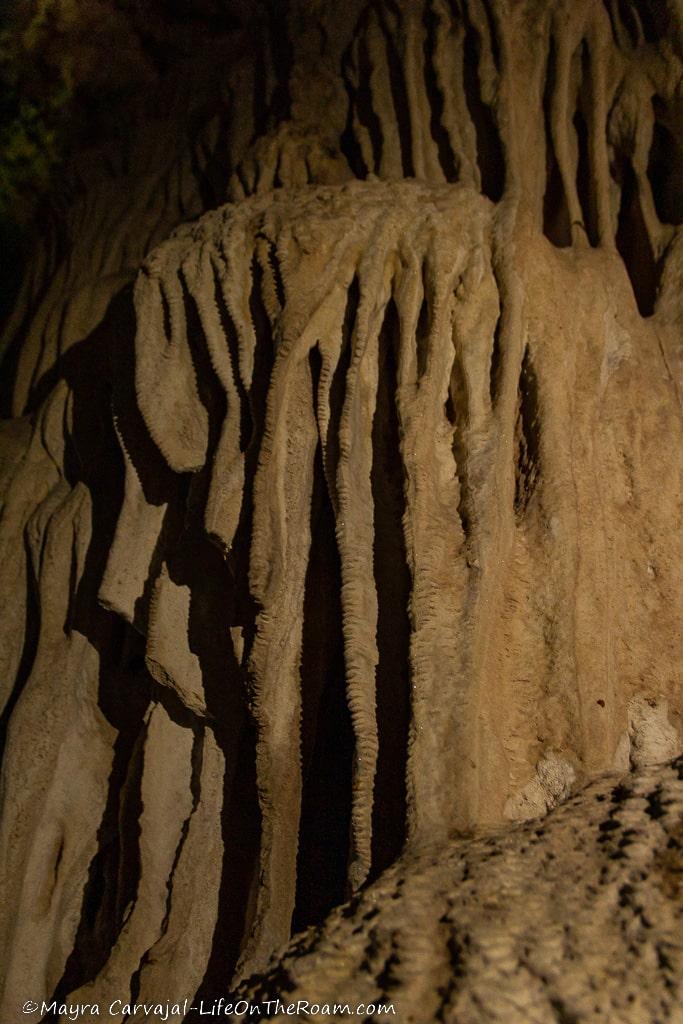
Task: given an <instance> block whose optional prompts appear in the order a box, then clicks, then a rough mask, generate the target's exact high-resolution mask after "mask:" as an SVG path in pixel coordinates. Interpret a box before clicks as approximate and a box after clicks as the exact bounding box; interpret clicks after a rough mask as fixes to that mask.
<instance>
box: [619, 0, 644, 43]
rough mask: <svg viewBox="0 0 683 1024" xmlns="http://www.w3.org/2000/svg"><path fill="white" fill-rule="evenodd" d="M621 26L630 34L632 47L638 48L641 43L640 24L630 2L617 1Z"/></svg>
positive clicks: (625, 0) (624, 0)
mask: <svg viewBox="0 0 683 1024" xmlns="http://www.w3.org/2000/svg"><path fill="white" fill-rule="evenodd" d="M617 5H618V8H619V17H620V19H621V24H622V25H623V26H624V28H625V29H626V31H627V32H628V35H629V39H630V41H631V45H632V46H634V47H636V46H638V44H639V43H640V35H641V34H640V22H639V20H638V17H637V15H636V13H635V10H634V8H633V6H632V5H631V3H630V2H629V0H617Z"/></svg>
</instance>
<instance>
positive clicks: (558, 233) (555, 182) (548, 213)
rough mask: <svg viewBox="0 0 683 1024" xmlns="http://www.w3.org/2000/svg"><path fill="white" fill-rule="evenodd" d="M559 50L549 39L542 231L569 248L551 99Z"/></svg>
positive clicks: (544, 110) (564, 200)
mask: <svg viewBox="0 0 683 1024" xmlns="http://www.w3.org/2000/svg"><path fill="white" fill-rule="evenodd" d="M556 59H557V58H556V54H555V43H554V41H553V40H552V38H551V40H550V49H549V51H548V66H547V71H546V79H545V89H544V92H543V112H544V119H545V141H546V150H545V164H546V185H545V193H544V195H543V233H544V234H545V236H546V238H548V239H549V240H550V241H551V242H552V243H553V245H556V246H558V247H560V248H566V247H567V246H570V245H571V244H572V235H571V222H570V217H569V206H568V205H567V196H566V194H565V190H564V182H563V181H562V174H561V172H560V165H559V163H558V160H557V155H556V153H555V146H554V145H553V132H552V99H553V93H554V91H555V85H556V74H557V71H556Z"/></svg>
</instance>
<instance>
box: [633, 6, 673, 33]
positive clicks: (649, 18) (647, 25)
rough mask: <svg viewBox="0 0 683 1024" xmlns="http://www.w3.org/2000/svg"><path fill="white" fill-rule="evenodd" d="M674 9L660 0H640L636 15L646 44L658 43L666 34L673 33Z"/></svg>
mask: <svg viewBox="0 0 683 1024" xmlns="http://www.w3.org/2000/svg"><path fill="white" fill-rule="evenodd" d="M675 11H676V8H675V7H674V6H673V5H671V6H669V5H668V4H665V3H662V0H641V2H640V3H639V4H638V15H639V18H640V24H641V26H642V29H643V35H644V37H645V42H646V43H658V42H659V41H660V39H663V38H664V37H665V36H666V35H667V34H669V33H672V32H674V31H675V27H674V25H672V23H671V22H672V14H673V17H676V14H674V12H675Z"/></svg>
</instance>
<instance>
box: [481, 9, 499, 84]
mask: <svg viewBox="0 0 683 1024" xmlns="http://www.w3.org/2000/svg"><path fill="white" fill-rule="evenodd" d="M482 7H483V8H484V14H485V15H486V23H487V25H488V29H489V42H490V44H491V56H492V57H493V63H494V64H495V66H496V70H497V71H500V70H501V61H500V47H499V45H498V36H497V34H496V23H495V17H494V15H493V12H492V9H491V3H490V0H483V3H482Z"/></svg>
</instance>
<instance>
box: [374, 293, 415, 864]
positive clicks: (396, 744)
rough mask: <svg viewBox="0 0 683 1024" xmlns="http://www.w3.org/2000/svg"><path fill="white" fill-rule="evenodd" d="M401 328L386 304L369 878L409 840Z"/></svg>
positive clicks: (378, 444)
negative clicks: (375, 746)
mask: <svg viewBox="0 0 683 1024" xmlns="http://www.w3.org/2000/svg"><path fill="white" fill-rule="evenodd" d="M398 341H399V321H398V316H397V313H396V306H395V303H394V301H393V299H392V300H390V301H389V303H388V305H387V309H386V314H385V317H384V324H383V325H382V331H381V333H380V338H379V347H378V353H377V355H378V378H379V385H378V392H377V406H376V409H375V415H374V418H373V425H372V443H373V456H372V495H373V509H374V522H375V538H374V545H373V569H374V575H375V580H376V585H377V603H378V618H377V648H378V661H377V733H378V740H379V749H378V755H377V775H376V778H375V791H374V806H373V817H372V872H371V877H376V876H377V875H378V874H379V873H380V872H381V871H383V870H384V869H385V868H386V867H388V865H389V864H391V863H392V862H393V861H394V860H395V859H396V857H397V856H398V854H399V853H400V850H401V847H402V845H403V843H404V841H405V836H406V790H405V787H406V779H405V764H406V753H407V743H408V723H409V719H410V675H409V667H408V666H409V645H410V620H409V617H408V603H409V599H410V574H409V572H408V566H407V561H406V550H405V540H404V536H403V520H404V517H405V497H404V494H403V487H404V472H403V463H402V460H401V454H400V435H399V429H398V417H397V411H396V388H397V378H396V350H397V347H398Z"/></svg>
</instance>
